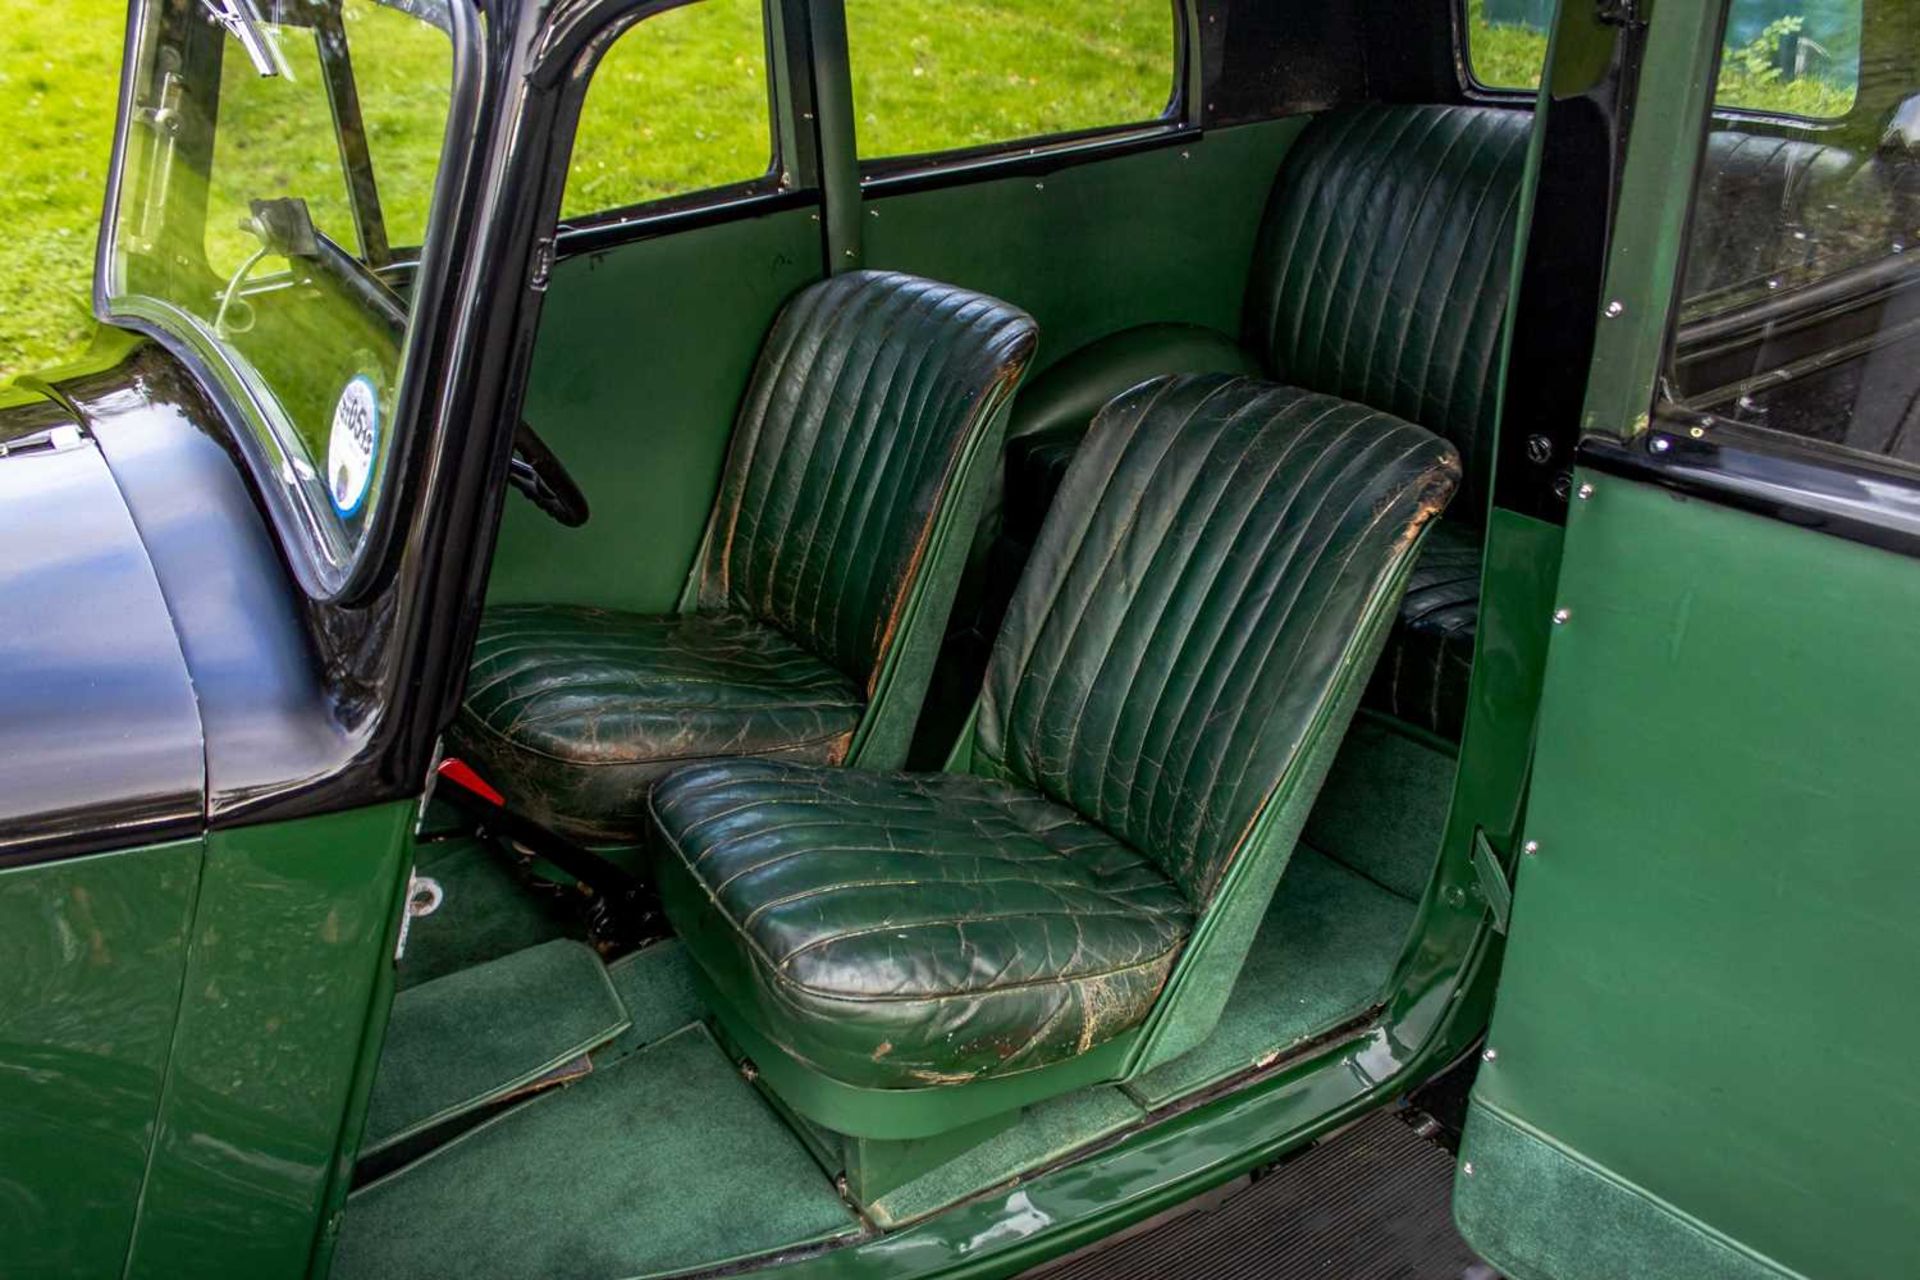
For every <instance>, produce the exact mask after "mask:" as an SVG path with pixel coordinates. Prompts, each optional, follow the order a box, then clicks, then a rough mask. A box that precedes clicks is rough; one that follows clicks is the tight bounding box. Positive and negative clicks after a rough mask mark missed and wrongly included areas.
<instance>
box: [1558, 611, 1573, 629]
mask: <svg viewBox="0 0 1920 1280" xmlns="http://www.w3.org/2000/svg"><path fill="white" fill-rule="evenodd" d="M1572 616H1573V610H1571V609H1555V610H1554V611H1553V625H1554V626H1556V627H1558V626H1561V625H1563V624H1565V622H1566V620H1567V619H1568V618H1571V617H1572Z"/></svg>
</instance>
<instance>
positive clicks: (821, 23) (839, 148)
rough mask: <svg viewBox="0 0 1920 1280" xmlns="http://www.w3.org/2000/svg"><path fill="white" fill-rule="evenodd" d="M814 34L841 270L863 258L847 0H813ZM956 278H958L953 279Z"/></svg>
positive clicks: (819, 129) (829, 201) (830, 255)
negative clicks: (848, 49) (844, 2)
mask: <svg viewBox="0 0 1920 1280" xmlns="http://www.w3.org/2000/svg"><path fill="white" fill-rule="evenodd" d="M807 16H808V25H807V31H808V34H809V35H810V36H811V37H812V39H811V41H810V42H809V48H810V50H811V53H812V60H811V66H810V69H811V71H812V73H813V95H814V110H815V111H816V112H817V113H818V116H819V119H818V120H817V121H816V122H815V125H816V129H815V137H816V138H817V139H818V140H819V151H820V186H821V190H822V194H823V196H824V205H825V210H826V241H825V246H826V256H827V269H828V271H830V272H832V273H833V274H835V275H837V274H839V273H840V272H842V271H852V270H854V269H855V268H857V267H860V266H862V265H864V264H863V262H862V256H861V227H860V223H861V218H860V154H859V143H858V141H857V139H856V136H855V135H856V133H857V126H856V125H855V123H854V122H855V120H856V119H857V118H858V116H857V114H856V112H855V110H854V106H853V70H852V65H851V63H850V62H849V61H848V57H847V11H846V6H845V4H843V3H842V0H808V4H807ZM954 283H957V282H954Z"/></svg>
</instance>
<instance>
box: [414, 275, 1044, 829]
mask: <svg viewBox="0 0 1920 1280" xmlns="http://www.w3.org/2000/svg"><path fill="white" fill-rule="evenodd" d="M1034 342H1035V330H1034V325H1033V321H1032V320H1031V319H1030V318H1029V317H1028V316H1027V315H1026V314H1025V313H1023V312H1021V311H1019V310H1017V309H1015V308H1013V307H1010V306H1007V305H1006V304H1005V303H1002V302H999V301H997V300H995V299H993V298H989V297H986V296H985V295H982V294H978V293H973V292H969V291H967V290H964V289H957V288H953V287H951V286H948V285H943V284H937V283H935V282H933V281H929V280H922V279H918V278H916V277H913V276H907V275H901V274H897V273H885V272H851V273H848V274H846V275H843V276H838V277H835V278H834V279H832V280H828V281H826V282H824V283H821V284H818V285H815V286H812V287H810V288H808V289H806V290H803V291H802V292H801V293H800V294H799V295H797V296H796V297H795V298H794V300H793V301H792V302H791V303H789V304H788V305H787V307H786V308H785V309H784V310H783V311H782V312H781V314H780V316H779V318H778V319H777V320H776V321H775V322H774V326H773V330H772V332H771V333H770V334H769V336H768V338H767V341H766V344H765V346H764V347H763V348H762V351H761V355H760V360H759V363H758V365H757V367H756V368H755V371H754V374H753V378H752V381H751V383H750V385H749V386H748V389H747V395H746V399H745V400H744V402H743V403H742V406H741V410H740V417H739V421H738V423H737V424H736V426H735V428H734V433H733V442H732V445H731V447H730V450H729V453H728V457H727V463H726V467H725V470H724V472H723V474H722V476H721V481H720V492H719V496H718V499H717V501H716V502H715V505H714V509H713V512H712V515H711V517H710V518H709V522H708V526H707V533H706V539H705V542H704V544H703V546H702V549H701V551H700V554H699V557H698V559H697V562H696V564H695V566H694V569H693V574H692V578H691V581H690V582H689V583H688V586H687V590H686V594H685V598H684V602H683V605H682V609H681V611H680V612H679V613H677V614H673V615H666V616H649V615H640V614H623V613H613V612H606V611H600V610H590V609H581V608H576V607H572V606H567V605H519V606H513V607H509V608H496V609H491V610H489V611H488V613H487V616H486V617H485V618H484V619H483V621H482V623H481V626H480V634H479V639H478V641H477V642H476V645H475V649H474V662H473V670H472V674H471V676H470V678H469V681H468V692H467V698H466V701H465V703H464V705H463V706H462V708H461V710H460V713H459V715H458V716H457V717H456V719H455V722H454V724H453V726H452V728H451V729H450V730H449V734H448V745H449V749H450V751H451V752H452V753H453V754H455V755H457V756H459V757H460V758H461V759H463V760H465V761H466V762H467V763H468V764H470V765H472V766H473V767H474V768H475V769H476V770H477V771H478V772H479V773H480V775H481V776H482V777H483V778H485V779H486V780H487V781H488V782H490V783H491V784H492V785H493V786H494V787H495V788H496V789H497V790H499V791H500V792H501V793H502V794H503V795H504V796H505V797H506V800H507V803H508V804H509V805H510V806H511V807H513V808H514V809H516V810H517V811H519V812H521V813H524V814H526V815H527V816H529V817H532V818H534V819H535V820H537V821H540V822H543V823H545V824H547V825H548V826H550V827H552V828H554V829H556V830H558V831H560V832H562V833H563V834H566V835H569V836H572V837H575V838H577V839H584V840H591V841H617V840H626V839H630V838H632V837H634V836H635V835H637V834H638V833H639V831H640V829H641V822H642V818H643V815H644V806H645V800H646V789H647V787H648V786H649V785H650V784H651V782H652V781H653V780H654V779H655V778H657V777H659V776H660V775H661V774H663V773H665V772H666V771H668V770H670V769H673V768H675V767H677V766H680V765H684V764H687V763H690V762H693V761H698V760H709V759H718V758H725V757H733V756H767V757H776V758H782V759H790V760H808V761H815V762H818V763H822V764H841V763H861V764H866V765H870V766H874V767H890V766H895V765H898V764H900V763H901V762H902V761H903V760H904V758H905V752H906V744H907V741H908V738H909V736H910V733H911V730H912V726H913V722H914V720H915V718H916V717H917V716H918V714H919V706H920V699H921V697H922V695H923V693H924V692H925V688H926V683H927V678H928V673H929V669H930V667H931V660H932V647H933V644H934V643H935V641H936V639H937V637H938V636H939V634H940V631H941V628H942V627H943V626H944V624H945V621H946V615H947V612H948V610H949V608H950V607H951V605H952V599H953V591H954V586H955V583H956V580H957V577H958V573H959V568H960V563H959V562H960V558H961V555H962V554H963V553H964V550H965V547H966V544H967V542H968V540H969V539H971V537H972V535H973V530H974V527H975V525H976V524H977V521H978V515H979V506H980V497H981V489H982V484H983V482H984V480H985V479H986V478H987V476H988V475H989V473H990V472H991V470H992V468H993V467H994V466H995V465H997V459H998V457H999V450H1000V442H1001V439H1002V436H1003V433H1004V430H1005V408H1006V405H1007V403H1008V400H1009V399H1010V397H1011V395H1012V392H1013V389H1014V387H1015V386H1016V385H1017V383H1018V382H1019V380H1020V377H1021V374H1022V373H1023V372H1024V370H1025V368H1026V363H1027V361H1028V359H1029V358H1030V357H1031V355H1032V352H1033V347H1034Z"/></svg>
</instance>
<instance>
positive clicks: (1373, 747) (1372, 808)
mask: <svg viewBox="0 0 1920 1280" xmlns="http://www.w3.org/2000/svg"><path fill="white" fill-rule="evenodd" d="M1453 773H1454V760H1453V757H1452V756H1449V755H1446V754H1445V753H1443V752H1440V751H1437V750H1435V749H1434V748H1432V747H1430V746H1427V745H1426V744H1425V743H1422V742H1419V741H1416V740H1415V739H1413V738H1410V737H1408V736H1407V735H1405V734H1403V733H1398V732H1396V731H1395V730H1393V729H1392V728H1390V727H1389V726H1388V724H1387V723H1385V722H1382V721H1379V720H1374V719H1371V718H1369V717H1365V716H1363V717H1360V718H1359V719H1356V720H1355V721H1354V722H1353V727H1352V728H1351V729H1349V730H1348V731H1347V738H1346V741H1345V742H1343V743H1341V744H1340V754H1339V755H1338V756H1336V757H1334V761H1333V768H1332V770H1331V771H1330V772H1329V773H1328V774H1327V782H1326V785H1325V786H1324V787H1322V788H1321V790H1320V798H1319V800H1317V801H1315V803H1314V806H1313V813H1312V814H1311V815H1310V816H1309V817H1308V818H1307V826H1306V830H1305V831H1303V832H1302V833H1301V836H1300V838H1301V840H1303V841H1304V842H1305V843H1306V844H1308V845H1310V846H1312V847H1313V848H1315V849H1318V850H1319V851H1320V852H1322V853H1324V854H1326V855H1327V856H1328V857H1331V858H1337V859H1339V860H1340V861H1341V862H1344V863H1346V864H1347V865H1348V866H1349V867H1352V868H1353V869H1354V870H1355V871H1358V872H1359V873H1360V874H1361V875H1363V876H1366V877H1367V878H1368V879H1370V880H1373V881H1375V882H1376V883H1378V884H1381V885H1384V886H1385V887H1387V888H1389V889H1391V890H1393V891H1394V892H1395V893H1397V894H1399V895H1400V896H1401V897H1403V898H1408V899H1411V900H1413V901H1416V902H1417V901H1419V899H1420V895H1421V894H1423V893H1425V892H1426V891H1427V880H1428V879H1429V878H1430V877H1431V876H1432V875H1433V867H1434V862H1435V860H1436V859H1437V858H1438V857H1439V856H1440V838H1441V836H1442V835H1444V834H1445V831H1446V825H1447V806H1448V805H1449V804H1450V803H1451V802H1452V799H1453Z"/></svg>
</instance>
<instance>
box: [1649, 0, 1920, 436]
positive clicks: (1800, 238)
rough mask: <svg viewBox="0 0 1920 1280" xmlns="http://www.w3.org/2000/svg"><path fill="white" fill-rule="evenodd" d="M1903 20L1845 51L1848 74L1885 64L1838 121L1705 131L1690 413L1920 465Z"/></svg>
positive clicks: (1914, 182)
mask: <svg viewBox="0 0 1920 1280" xmlns="http://www.w3.org/2000/svg"><path fill="white" fill-rule="evenodd" d="M1737 7H1738V6H1736V8H1737ZM1876 12H1877V13H1879V14H1882V15H1885V20H1886V22H1887V25H1888V27H1889V30H1888V31H1886V32H1882V33H1880V39H1879V40H1878V41H1877V42H1876V40H1875V35H1876V32H1875V31H1874V29H1873V27H1872V25H1871V24H1872V22H1873V16H1872V15H1873V14H1874V13H1876ZM1903 21H1904V16H1903V14H1902V12H1901V8H1900V6H1891V7H1884V8H1881V9H1879V10H1877V11H1876V10H1870V11H1869V27H1868V29H1867V31H1866V32H1865V35H1864V37H1862V36H1861V34H1860V33H1858V32H1856V33H1855V34H1854V36H1853V37H1852V42H1851V44H1849V45H1848V46H1846V48H1847V50H1848V52H1847V55H1846V59H1847V64H1848V65H1850V66H1856V67H1857V66H1859V65H1861V61H1860V59H1859V56H1858V50H1859V47H1860V44H1861V43H1862V40H1863V39H1864V42H1865V43H1866V44H1867V45H1868V46H1869V47H1870V48H1874V49H1876V50H1877V54H1876V56H1874V57H1872V58H1870V59H1868V60H1867V61H1866V64H1865V65H1867V66H1868V67H1870V68H1871V69H1872V70H1871V72H1870V73H1869V74H1864V75H1859V76H1857V77H1856V82H1854V83H1849V84H1847V85H1846V88H1845V94H1846V97H1847V100H1848V101H1849V102H1851V103H1852V104H1853V110H1852V111H1851V112H1850V113H1849V114H1848V116H1847V117H1846V119H1845V120H1844V121H1842V122H1839V123H1838V124H1836V125H1833V126H1828V127H1823V128H1818V129H1814V128H1809V127H1804V126H1795V125H1794V124H1793V123H1792V122H1791V121H1775V120H1738V121H1733V120H1727V119H1725V118H1723V119H1721V120H1720V121H1718V122H1716V124H1715V126H1714V128H1713V129H1712V131H1711V132H1710V133H1709V135H1708V137H1707V144H1706V150H1705V152H1704V157H1703V160H1702V167H1701V172H1700V178H1699V185H1698V189H1697V191H1696V193H1695V199H1694V209H1693V222H1692V231H1691V235H1690V238H1689V245H1688V250H1687V261H1686V274H1685V277H1684V281H1683V287H1682V299H1683V300H1682V303H1681V308H1680V327H1679V330H1678V333H1677V334H1676V336H1675V345H1674V371H1673V377H1672V379H1671V387H1672V389H1673V394H1674V396H1675V399H1676V401H1677V402H1678V404H1679V406H1680V407H1681V408H1683V409H1687V410H1689V411H1693V412H1699V413H1705V414H1711V415H1713V416H1715V417H1721V418H1730V419H1733V420H1735V421H1738V422H1741V423H1745V424H1749V425H1754V426H1761V427H1768V428H1772V429H1775V430H1782V431H1788V432H1792V433H1794V434H1796V435H1800V436H1805V437H1810V438H1813V439H1817V440H1821V441H1825V442H1828V443H1831V444H1837V445H1843V446H1846V447H1848V448H1853V449H1859V450H1863V451H1866V452H1870V453H1876V454H1880V455H1883V456H1889V457H1897V458H1900V459H1903V460H1905V461H1907V462H1913V463H1920V249H1916V246H1920V74H1916V71H1917V69H1920V49H1916V48H1915V47H1914V46H1913V43H1912V41H1911V40H1910V39H1905V38H1902V37H1900V36H1899V35H1898V34H1897V33H1896V32H1895V31H1894V30H1893V29H1892V28H1893V27H1894V26H1895V24H1897V23H1900V22H1903ZM1734 38H1736V39H1737V38H1739V36H1738V35H1736V36H1735V37H1734ZM1835 83H1837V82H1835Z"/></svg>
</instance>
